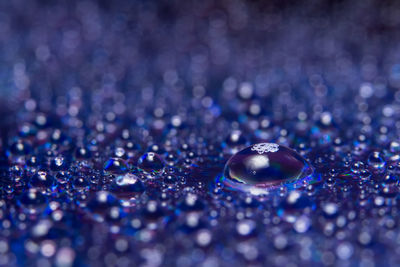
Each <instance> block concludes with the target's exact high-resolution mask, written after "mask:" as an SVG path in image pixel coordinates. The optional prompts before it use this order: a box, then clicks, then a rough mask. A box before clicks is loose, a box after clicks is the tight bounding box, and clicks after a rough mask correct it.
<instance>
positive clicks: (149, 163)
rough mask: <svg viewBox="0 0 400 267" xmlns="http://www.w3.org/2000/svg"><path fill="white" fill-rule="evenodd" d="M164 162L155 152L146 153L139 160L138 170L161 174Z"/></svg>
mask: <svg viewBox="0 0 400 267" xmlns="http://www.w3.org/2000/svg"><path fill="white" fill-rule="evenodd" d="M164 166H165V164H164V160H163V159H162V158H161V156H160V155H158V154H157V153H154V152H148V153H145V154H144V155H143V156H141V157H140V159H139V160H138V168H139V169H141V170H143V171H145V172H149V173H150V172H160V171H162V170H163V169H164Z"/></svg>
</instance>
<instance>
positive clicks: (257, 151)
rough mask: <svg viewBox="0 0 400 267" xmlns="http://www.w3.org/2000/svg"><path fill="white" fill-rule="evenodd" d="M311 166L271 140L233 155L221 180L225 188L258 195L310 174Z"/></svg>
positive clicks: (296, 154)
mask: <svg viewBox="0 0 400 267" xmlns="http://www.w3.org/2000/svg"><path fill="white" fill-rule="evenodd" d="M312 172H313V168H312V167H311V166H310V164H309V163H308V162H307V161H306V160H305V159H304V158H303V157H302V156H301V155H300V154H298V153H297V152H296V151H294V150H292V149H290V148H287V147H285V146H282V145H278V144H274V143H260V144H255V145H252V146H250V147H247V148H245V149H243V150H241V151H239V152H238V153H236V154H235V155H233V156H232V157H231V158H230V159H229V160H228V162H227V163H226V165H225V169H224V177H223V181H224V182H225V184H226V185H227V186H228V187H229V186H230V187H233V188H238V189H240V190H243V191H247V192H249V193H254V194H260V193H262V192H263V191H266V190H268V189H271V188H277V187H279V186H281V185H285V184H294V183H295V182H296V181H298V180H301V179H303V178H306V177H308V176H310V175H311V174H312Z"/></svg>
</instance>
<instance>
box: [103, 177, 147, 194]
mask: <svg viewBox="0 0 400 267" xmlns="http://www.w3.org/2000/svg"><path fill="white" fill-rule="evenodd" d="M144 190H145V186H144V184H143V183H142V181H140V179H139V177H137V176H136V175H134V174H132V173H127V174H125V175H120V176H117V177H116V178H115V179H114V181H113V182H112V184H111V187H110V191H111V193H113V194H115V195H116V196H117V197H118V198H120V199H121V200H129V199H131V198H133V197H136V196H137V195H140V194H141V193H143V192H144Z"/></svg>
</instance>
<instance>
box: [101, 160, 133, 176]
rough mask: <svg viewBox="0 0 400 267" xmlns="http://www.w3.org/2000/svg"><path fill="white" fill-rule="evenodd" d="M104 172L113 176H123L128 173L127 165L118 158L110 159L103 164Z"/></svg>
mask: <svg viewBox="0 0 400 267" xmlns="http://www.w3.org/2000/svg"><path fill="white" fill-rule="evenodd" d="M104 170H105V171H106V172H109V173H113V174H123V173H126V172H127V171H128V164H127V163H126V162H125V161H124V160H123V159H120V158H110V159H109V160H108V161H107V162H106V163H105V164H104Z"/></svg>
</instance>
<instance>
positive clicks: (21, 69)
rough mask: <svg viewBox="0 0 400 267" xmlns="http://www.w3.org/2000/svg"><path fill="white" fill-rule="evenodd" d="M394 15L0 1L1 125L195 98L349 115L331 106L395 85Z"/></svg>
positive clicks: (393, 6)
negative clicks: (32, 115)
mask: <svg viewBox="0 0 400 267" xmlns="http://www.w3.org/2000/svg"><path fill="white" fill-rule="evenodd" d="M399 14H400V3H398V2H396V1H372V0H366V1H236V0H229V1H208V0H206V1H112V2H110V1H55V2H54V1H45V0H37V1H29V2H26V1H22V0H12V1H11V0H10V1H2V2H1V3H0V50H1V52H0V101H1V114H2V119H1V124H2V125H3V127H2V128H3V129H9V128H10V127H8V126H5V125H12V123H15V120H16V119H18V117H16V116H15V114H16V113H17V112H18V111H19V110H22V109H25V110H28V111H32V110H39V111H43V112H50V113H53V114H55V115H58V116H64V115H68V114H69V115H73V116H77V117H78V118H80V119H81V120H85V117H86V116H88V115H89V114H90V113H91V112H94V111H97V110H99V109H101V110H103V111H106V110H110V111H112V112H115V113H116V114H117V115H124V116H128V117H129V116H135V117H137V116H138V114H140V110H145V109H146V106H148V105H149V103H154V106H153V107H156V106H157V107H161V108H163V109H166V110H165V111H167V112H166V113H171V112H172V113H176V112H179V109H182V108H183V109H186V108H187V106H188V105H187V101H190V99H193V98H196V97H198V98H203V97H205V96H207V97H210V99H208V98H207V99H206V100H205V102H207V101H209V100H210V101H213V103H218V104H219V106H222V108H223V109H224V110H225V109H227V108H228V107H229V105H230V103H227V102H229V101H230V99H232V98H234V97H236V96H237V95H239V96H241V97H242V98H244V99H254V98H256V99H258V100H259V101H261V102H262V105H261V106H262V108H263V110H266V111H267V112H270V113H274V115H275V116H276V117H280V116H284V117H291V116H297V110H298V109H299V108H300V109H302V110H304V111H305V112H322V111H323V110H324V109H325V110H330V111H331V112H332V114H339V113H340V114H341V115H349V116H352V115H351V114H342V113H343V112H345V110H343V105H338V103H341V104H343V103H348V104H349V105H355V104H356V103H357V97H361V98H364V99H365V98H369V97H377V98H378V99H379V98H384V97H386V96H389V94H390V95H391V98H392V99H393V97H394V95H395V93H396V92H397V89H398V88H399V86H400V64H399V62H400V50H399V49H398V48H399V38H400V34H399V24H400V16H399ZM360 90H361V91H360ZM360 92H361V94H360ZM349 95H352V97H349ZM332 96H333V97H332ZM184 102H186V103H184ZM282 102H284V103H285V105H284V106H285V107H286V109H287V110H281V109H282V105H281V104H280V103H282ZM232 103H234V102H232ZM275 103H278V104H277V105H275ZM206 105H207V103H206ZM274 106H279V107H280V108H279V110H275V109H274V108H275V107H274ZM336 107H340V108H336ZM291 109H292V110H296V114H292V115H291V114H290V110H291ZM335 109H340V110H335ZM354 109H357V107H356V106H354ZM354 109H353V108H352V110H354ZM133 113H135V114H133ZM92 114H93V113H92Z"/></svg>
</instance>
